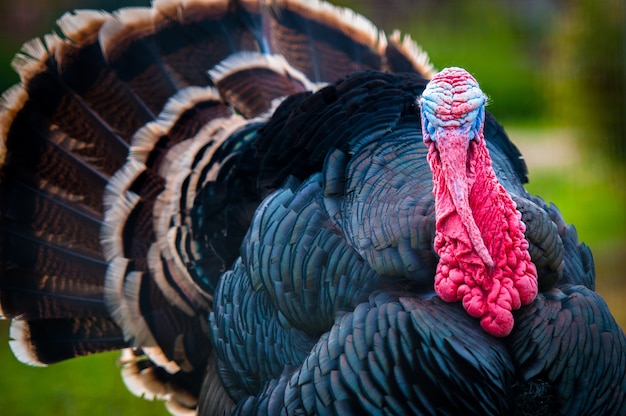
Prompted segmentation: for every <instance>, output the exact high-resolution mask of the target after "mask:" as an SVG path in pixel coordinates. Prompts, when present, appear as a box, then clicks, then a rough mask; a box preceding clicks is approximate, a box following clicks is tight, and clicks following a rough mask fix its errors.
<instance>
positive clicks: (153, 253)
mask: <svg viewBox="0 0 626 416" xmlns="http://www.w3.org/2000/svg"><path fill="white" fill-rule="evenodd" d="M148 267H149V269H150V274H151V275H152V278H153V279H154V281H155V282H156V284H157V286H159V289H161V292H163V294H164V295H165V297H166V298H167V300H168V301H170V302H171V303H172V304H173V305H174V306H176V307H177V308H178V309H180V310H181V311H183V312H184V313H186V314H187V315H189V316H193V315H194V313H195V312H194V310H193V309H192V308H191V307H190V306H189V304H188V303H187V301H186V300H184V299H183V298H182V297H181V296H180V295H179V294H178V292H176V290H174V288H172V286H171V285H170V284H169V282H168V281H167V279H166V278H165V271H164V270H163V261H162V260H161V251H160V250H159V245H158V244H152V245H151V246H150V250H149V251H148Z"/></svg>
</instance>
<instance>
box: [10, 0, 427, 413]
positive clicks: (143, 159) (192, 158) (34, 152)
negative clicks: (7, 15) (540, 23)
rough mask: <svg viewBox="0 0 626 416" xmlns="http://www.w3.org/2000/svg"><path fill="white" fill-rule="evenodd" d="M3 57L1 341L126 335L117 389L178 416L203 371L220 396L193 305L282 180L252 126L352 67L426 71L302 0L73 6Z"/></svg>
mask: <svg viewBox="0 0 626 416" xmlns="http://www.w3.org/2000/svg"><path fill="white" fill-rule="evenodd" d="M13 65H14V67H15V69H16V70H17V72H18V73H19V74H20V77H21V82H20V84H18V85H16V86H15V87H13V88H12V89H10V90H8V91H7V92H5V94H4V95H3V96H2V98H1V99H0V134H1V135H2V141H1V145H0V146H1V147H0V194H1V195H0V196H1V200H0V236H1V240H0V262H1V263H0V315H2V316H3V317H5V318H11V319H13V324H12V329H11V337H12V338H13V341H11V346H12V348H13V350H14V352H15V354H16V356H17V357H18V358H19V359H20V360H22V361H25V362H28V363H30V364H35V365H46V364H49V363H54V362H57V361H61V360H64V359H68V358H72V357H75V356H80V355H85V354H91V353H96V352H101V351H108V350H114V349H122V348H127V347H128V348H130V349H127V350H125V351H126V352H125V353H124V354H125V355H124V358H123V359H122V363H123V364H124V368H125V370H124V374H125V378H126V379H127V381H128V383H129V384H130V385H131V386H132V388H131V390H133V391H135V392H137V393H139V394H145V395H147V396H148V397H161V398H166V399H167V400H168V403H169V405H168V406H169V408H170V410H172V412H174V413H181V414H182V413H185V412H187V411H191V412H193V411H194V409H195V407H196V406H197V397H198V395H199V394H200V386H201V385H202V383H203V380H204V379H205V378H206V379H207V380H209V381H206V382H205V383H204V385H205V389H209V390H211V391H212V392H216V391H221V393H220V394H219V395H218V396H219V397H221V399H220V401H219V403H218V404H206V403H205V404H204V406H205V407H207V408H211V409H225V408H227V407H229V406H232V403H230V399H229V398H228V397H227V395H226V394H225V393H224V391H223V390H221V389H222V388H221V385H220V383H217V382H216V381H215V380H216V378H215V374H214V372H215V371H217V370H216V369H215V364H214V363H213V358H211V357H212V356H213V352H212V348H211V341H210V338H209V331H208V328H207V316H208V311H210V310H211V306H212V301H213V292H214V290H215V288H216V287H217V284H218V279H219V277H220V275H221V274H222V273H223V272H224V271H225V270H227V269H228V268H230V267H231V265H232V263H233V261H234V260H235V259H236V257H237V256H238V255H239V246H240V243H241V241H242V239H243V237H244V235H245V232H246V231H247V229H248V226H249V224H250V220H251V218H252V215H253V213H254V210H255V209H256V207H257V206H258V204H259V203H260V201H262V199H263V198H264V197H265V196H266V195H267V194H268V193H269V192H270V191H271V190H272V189H270V188H272V187H275V186H276V185H275V184H276V183H278V182H279V181H281V180H282V179H283V177H282V176H281V175H282V174H277V173H276V172H279V170H280V169H279V165H280V163H282V162H278V161H274V162H271V161H270V162H268V160H270V159H268V158H267V157H265V158H264V155H263V154H262V153H263V152H261V153H259V152H258V149H257V148H256V147H255V140H256V138H257V137H258V129H259V128H260V127H261V126H263V125H264V123H265V121H266V120H267V119H268V117H269V115H271V114H272V113H273V111H274V110H275V108H276V105H277V104H278V103H279V102H280V100H282V99H283V98H284V97H286V96H293V97H294V98H291V99H295V100H300V99H302V98H304V97H306V96H307V94H308V93H307V91H311V90H317V89H319V88H320V87H321V86H323V85H324V83H326V82H332V81H335V80H336V79H338V78H340V77H342V76H344V75H346V74H347V73H350V72H353V71H355V70H363V69H377V70H383V71H392V72H393V71H411V72H416V73H418V74H420V75H421V76H422V77H423V78H426V79H427V78H430V76H431V75H432V71H433V69H432V66H431V65H430V63H429V62H428V58H427V56H426V54H425V53H423V52H422V51H421V49H419V47H418V46H417V45H415V43H413V42H412V41H411V40H410V38H408V37H404V38H402V37H401V36H400V34H399V33H394V34H392V35H391V36H389V37H387V36H386V35H385V34H384V33H382V32H381V31H379V30H378V29H377V28H376V27H374V25H373V24H371V23H370V22H369V21H367V20H366V19H364V18H363V17H361V16H358V15H356V14H354V13H352V12H350V11H348V10H346V9H340V8H336V7H334V6H331V5H329V4H327V3H324V2H318V1H313V2H309V1H303V0H298V1H296V0H283V1H279V0H276V1H264V2H263V1H261V2H260V1H253V0H239V1H226V0H222V1H215V0H188V1H181V0H155V1H154V2H153V5H152V7H150V8H147V7H145V8H141V7H139V8H127V9H121V10H119V11H117V12H114V13H112V14H109V13H105V12H98V11H88V10H79V11H76V12H73V13H68V14H66V15H64V16H63V17H62V18H61V19H60V20H59V21H58V31H57V33H53V34H50V35H47V36H45V37H44V38H43V39H35V40H33V41H31V42H29V43H27V44H25V45H24V47H23V49H22V51H21V52H20V53H19V54H18V55H17V56H16V57H15V60H14V62H13ZM288 139H289V137H283V138H282V139H280V140H288ZM280 140H278V141H279V142H280ZM285 143H286V142H284V143H283V144H281V143H278V144H276V143H275V144H273V145H272V148H280V147H281V146H283V145H284V144H285ZM318 159H320V158H317V159H315V160H317V162H316V163H319V164H321V163H322V161H323V158H322V159H321V160H318ZM268 163H270V165H271V164H274V165H272V166H267V164H268ZM261 171H264V172H270V177H269V178H265V179H264V180H263V181H258V175H259V172H261ZM267 184H272V185H270V186H269V187H268V186H265V185H267ZM207 368H208V370H206V371H209V374H206V371H205V369H207ZM211 375H212V377H211ZM159 386H161V387H159ZM164 386H169V387H167V388H165V387H164ZM164 389H165V390H164ZM168 389H170V390H168ZM211 406H212V407H211Z"/></svg>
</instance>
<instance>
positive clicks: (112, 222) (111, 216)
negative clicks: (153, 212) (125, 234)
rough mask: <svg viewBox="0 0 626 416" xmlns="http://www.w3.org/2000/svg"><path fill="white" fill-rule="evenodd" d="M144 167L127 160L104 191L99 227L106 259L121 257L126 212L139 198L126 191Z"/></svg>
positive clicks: (131, 208)
mask: <svg viewBox="0 0 626 416" xmlns="http://www.w3.org/2000/svg"><path fill="white" fill-rule="evenodd" d="M145 169H146V166H145V165H144V164H142V163H140V162H137V161H134V160H129V161H128V162H127V163H126V164H125V165H124V166H123V167H122V169H120V170H118V171H117V172H116V173H115V175H113V177H112V178H111V179H110V181H109V183H108V184H107V187H106V189H105V191H104V198H103V200H104V207H105V214H104V221H103V223H102V227H101V229H100V243H101V244H102V252H103V254H104V258H105V259H107V261H110V260H112V259H114V258H115V257H123V254H124V243H123V241H122V230H123V228H124V225H125V220H126V218H128V214H129V213H130V212H131V211H132V210H133V208H134V207H135V206H136V205H137V203H138V202H139V200H140V197H139V196H138V195H137V194H135V193H134V192H130V191H128V187H129V186H130V185H131V184H132V182H133V181H134V180H135V179H136V178H137V176H139V175H140V174H141V172H143V171H144V170H145Z"/></svg>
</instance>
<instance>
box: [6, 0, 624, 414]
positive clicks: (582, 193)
mask: <svg viewBox="0 0 626 416" xmlns="http://www.w3.org/2000/svg"><path fill="white" fill-rule="evenodd" d="M334 3H335V4H339V5H343V6H347V7H351V8H353V9H355V10H357V11H359V12H360V13H362V14H364V15H365V16H367V17H368V18H370V19H371V20H373V21H374V23H376V24H377V25H378V26H379V27H381V28H382V29H384V30H386V31H390V30H392V29H394V28H398V29H400V30H401V31H402V32H403V33H409V34H410V35H411V36H412V37H413V39H415V40H416V41H417V42H418V43H419V44H421V46H422V47H423V48H424V49H425V50H426V51H428V53H429V54H430V57H431V60H432V62H433V63H434V64H435V66H436V67H437V68H440V69H441V68H443V67H446V66H461V67H464V68H466V69H468V70H469V71H470V72H471V73H473V75H474V76H475V77H476V78H477V80H478V81H479V82H480V84H481V87H482V89H483V91H485V92H486V93H487V94H488V95H489V97H490V104H489V109H490V111H491V112H492V113H494V114H495V116H496V117H497V118H498V120H499V121H500V123H502V124H503V125H504V126H505V128H506V130H507V132H508V133H509V135H510V136H511V138H512V139H513V141H514V142H515V143H516V144H517V145H518V146H519V147H520V149H521V150H522V153H523V154H524V156H525V158H526V161H527V163H528V165H529V169H530V184H529V185H528V189H529V191H530V192H532V193H536V194H539V195H541V196H542V197H543V198H544V199H545V200H546V201H551V202H554V203H555V204H556V205H557V206H558V207H559V208H560V210H561V212H562V213H563V215H564V217H565V219H566V220H567V221H568V222H570V223H573V224H576V228H577V230H578V233H579V237H580V239H581V240H583V241H585V242H586V243H587V244H588V245H589V246H590V247H591V249H592V250H593V253H594V258H595V262H596V272H597V276H598V278H597V290H598V291H599V292H600V294H601V295H602V296H603V297H604V298H605V299H606V300H607V303H608V304H609V306H610V308H611V310H612V312H613V314H614V315H615V317H616V319H617V320H618V322H619V323H620V325H621V326H622V328H626V305H625V304H626V289H625V288H624V284H625V283H626V279H624V278H623V276H624V270H626V187H625V186H624V180H625V179H626V173H625V172H626V168H625V162H626V2H624V0H604V1H602V2H598V1H596V0H476V1H472V2H467V1H463V0H419V1H416V0H385V1H381V0H378V1H375V0H344V1H334ZM148 4H149V3H148V0H142V1H138V0H127V1H123V0H2V2H1V3H0V91H2V90H4V89H6V88H7V87H9V86H10V85H12V84H14V83H16V82H17V81H18V79H17V76H16V75H15V74H14V73H13V71H12V70H11V67H10V62H11V59H12V57H13V55H14V54H15V52H16V51H17V50H19V47H20V45H21V44H22V43H24V42H25V41H27V40H28V39H30V38H32V37H35V36H40V35H43V34H44V33H46V32H48V31H50V30H52V29H53V28H54V21H55V20H56V18H57V17H59V16H60V15H61V14H62V13H63V12H64V11H66V10H71V9H74V8H99V9H105V10H114V9H116V8H119V7H123V6H130V5H142V6H145V5H148ZM7 338H8V323H7V322H4V321H0V363H1V370H0V391H1V392H2V394H0V413H2V414H6V415H11V416H17V415H24V416H25V415H42V414H56V415H79V414H81V415H82V414H89V415H91V416H96V415H117V416H122V415H143V414H151V415H160V414H162V415H165V414H167V412H166V411H165V410H164V407H163V405H162V404H161V403H159V402H156V403H148V402H145V401H144V400H141V399H139V398H136V397H134V396H132V395H131V394H130V393H128V391H127V390H126V388H125V387H124V385H123V383H122V381H121V377H120V376H119V370H118V369H117V368H116V359H117V354H116V353H112V354H103V355H100V356H94V357H85V358H81V359H76V360H72V361H70V362H66V363H61V364H57V365H54V366H52V367H50V368H48V369H45V370H42V369H37V368H29V367H27V366H24V365H22V364H19V363H18V362H17V361H16V360H15V359H14V357H13V356H12V354H11V353H10V351H9V349H8V346H7Z"/></svg>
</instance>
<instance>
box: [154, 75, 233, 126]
mask: <svg viewBox="0 0 626 416" xmlns="http://www.w3.org/2000/svg"><path fill="white" fill-rule="evenodd" d="M221 100H222V98H221V97H220V93H219V92H218V91H217V90H216V89H215V88H213V87H197V86H192V87H187V88H184V89H182V90H180V91H178V92H177V93H176V94H175V95H174V96H172V97H171V98H170V99H169V100H168V101H167V103H166V104H165V107H163V110H162V111H161V113H160V114H159V118H158V121H159V123H161V126H162V127H163V130H165V131H167V130H169V129H171V128H172V126H173V125H174V123H175V122H176V121H177V120H178V119H179V118H180V116H181V115H182V114H183V113H184V112H185V111H187V110H189V109H191V108H193V107H194V106H195V105H196V104H198V103H201V102H203V101H218V102H219V101H221Z"/></svg>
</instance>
